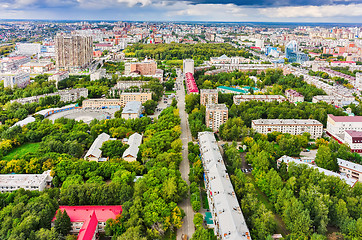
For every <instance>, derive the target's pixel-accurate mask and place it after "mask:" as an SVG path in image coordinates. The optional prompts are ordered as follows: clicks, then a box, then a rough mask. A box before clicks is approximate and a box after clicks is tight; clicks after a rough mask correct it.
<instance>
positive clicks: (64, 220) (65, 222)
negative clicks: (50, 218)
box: [54, 209, 72, 236]
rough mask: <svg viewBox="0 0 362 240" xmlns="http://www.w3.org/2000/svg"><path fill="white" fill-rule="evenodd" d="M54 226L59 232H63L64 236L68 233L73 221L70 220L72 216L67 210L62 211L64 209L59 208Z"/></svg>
mask: <svg viewBox="0 0 362 240" xmlns="http://www.w3.org/2000/svg"><path fill="white" fill-rule="evenodd" d="M54 228H55V231H56V232H57V233H59V234H62V235H63V236H66V235H68V233H69V232H70V230H71V229H72V223H71V222H70V217H69V215H68V213H67V211H65V210H64V211H63V212H62V210H60V209H59V210H58V212H57V214H56V215H55V220H54Z"/></svg>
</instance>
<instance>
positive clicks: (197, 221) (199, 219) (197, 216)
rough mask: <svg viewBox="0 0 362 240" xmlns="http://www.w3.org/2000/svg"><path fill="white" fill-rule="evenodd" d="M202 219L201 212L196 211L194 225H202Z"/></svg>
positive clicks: (197, 226)
mask: <svg viewBox="0 0 362 240" xmlns="http://www.w3.org/2000/svg"><path fill="white" fill-rule="evenodd" d="M203 221H204V216H203V215H202V214H201V213H196V214H195V215H194V220H193V222H194V225H195V227H196V228H199V227H202V223H203Z"/></svg>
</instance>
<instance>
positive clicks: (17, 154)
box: [1, 143, 40, 161]
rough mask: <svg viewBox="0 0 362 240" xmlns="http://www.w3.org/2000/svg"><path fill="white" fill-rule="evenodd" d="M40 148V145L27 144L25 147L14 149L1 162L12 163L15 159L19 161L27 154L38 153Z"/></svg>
mask: <svg viewBox="0 0 362 240" xmlns="http://www.w3.org/2000/svg"><path fill="white" fill-rule="evenodd" d="M39 147H40V143H25V144H24V145H21V146H20V147H17V148H14V149H13V150H11V151H10V152H9V153H8V154H7V155H5V156H4V157H2V159H1V160H5V161H10V160H13V159H19V158H22V157H23V156H24V155H25V154H27V153H29V152H30V153H32V152H36V151H38V149H39Z"/></svg>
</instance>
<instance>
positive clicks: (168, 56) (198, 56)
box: [124, 43, 252, 61]
mask: <svg viewBox="0 0 362 240" xmlns="http://www.w3.org/2000/svg"><path fill="white" fill-rule="evenodd" d="M124 52H125V54H126V57H136V58H139V59H144V58H146V57H149V58H152V59H156V60H177V59H186V58H192V59H194V60H197V61H202V60H209V59H210V57H220V56H221V55H223V54H226V55H228V56H243V57H246V58H249V57H250V56H252V54H251V53H249V52H248V51H246V50H243V49H237V48H234V47H233V46H231V45H230V44H227V43H215V44H211V43H208V44H204V43H198V44H181V43H171V44H133V45H130V46H128V47H127V48H126V50H125V51H124Z"/></svg>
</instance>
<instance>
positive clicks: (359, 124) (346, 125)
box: [327, 114, 362, 139]
mask: <svg viewBox="0 0 362 240" xmlns="http://www.w3.org/2000/svg"><path fill="white" fill-rule="evenodd" d="M346 130H354V131H362V116H334V115H333V114H328V117H327V133H328V134H330V135H332V136H334V137H343V135H344V133H345V131H346ZM342 139H343V138H342Z"/></svg>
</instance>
